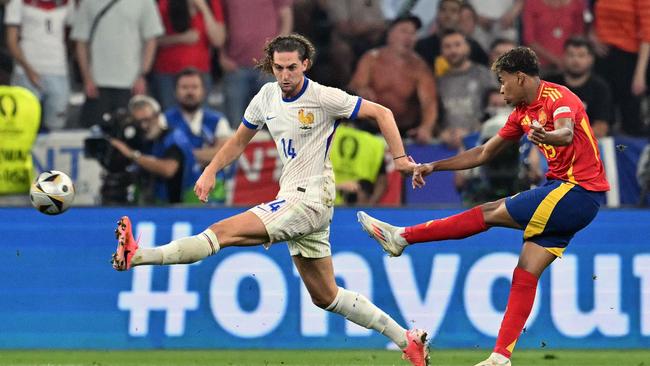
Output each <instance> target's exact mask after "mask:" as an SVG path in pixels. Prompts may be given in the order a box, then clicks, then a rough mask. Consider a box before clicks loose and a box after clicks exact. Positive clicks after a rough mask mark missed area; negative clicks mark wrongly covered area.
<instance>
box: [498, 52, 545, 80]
mask: <svg viewBox="0 0 650 366" xmlns="http://www.w3.org/2000/svg"><path fill="white" fill-rule="evenodd" d="M492 71H494V72H496V73H499V72H501V71H505V72H507V73H510V74H514V73H516V72H518V71H520V72H523V73H524V74H526V75H530V76H539V60H538V59H537V55H536V54H535V51H533V50H531V49H530V48H528V47H515V48H513V49H511V50H510V51H508V52H506V53H504V54H503V55H501V56H499V58H497V60H496V61H494V64H492Z"/></svg>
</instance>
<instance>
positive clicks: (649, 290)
mask: <svg viewBox="0 0 650 366" xmlns="http://www.w3.org/2000/svg"><path fill="white" fill-rule="evenodd" d="M633 266H634V275H635V276H637V277H639V282H640V287H641V290H640V291H639V292H640V295H641V296H640V297H641V299H640V301H641V303H640V304H639V305H640V306H639V308H640V309H641V314H640V318H641V321H640V323H641V335H643V336H650V254H641V255H637V256H636V257H634V264H633Z"/></svg>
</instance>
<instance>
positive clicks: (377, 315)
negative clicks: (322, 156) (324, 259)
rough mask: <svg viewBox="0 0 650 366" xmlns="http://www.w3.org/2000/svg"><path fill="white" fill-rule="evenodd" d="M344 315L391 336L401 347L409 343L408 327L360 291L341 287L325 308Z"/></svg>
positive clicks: (348, 318) (356, 322)
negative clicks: (399, 322)
mask: <svg viewBox="0 0 650 366" xmlns="http://www.w3.org/2000/svg"><path fill="white" fill-rule="evenodd" d="M325 310H327V311H331V312H333V313H337V314H341V315H343V316H344V317H345V318H346V319H347V320H349V321H351V322H353V323H355V324H358V325H360V326H362V327H364V328H368V329H374V330H376V331H378V332H379V333H381V334H383V335H385V336H386V337H388V338H390V339H391V340H392V341H393V342H394V343H395V344H396V345H397V346H398V347H399V348H401V349H403V348H405V347H406V345H407V344H408V340H407V339H406V329H404V328H402V327H401V326H399V324H397V322H395V320H393V318H391V317H390V316H388V314H386V313H385V312H383V311H382V310H381V309H379V308H378V307H377V306H376V305H375V304H373V303H371V302H370V301H369V300H368V299H367V298H366V297H365V296H363V295H361V294H360V293H355V292H352V291H348V290H346V289H344V288H341V287H339V291H338V292H337V293H336V298H334V301H333V302H332V303H331V304H330V305H329V306H328V307H327V308H326V309H325Z"/></svg>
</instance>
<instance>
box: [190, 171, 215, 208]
mask: <svg viewBox="0 0 650 366" xmlns="http://www.w3.org/2000/svg"><path fill="white" fill-rule="evenodd" d="M215 177H216V173H211V172H209V171H207V169H205V170H203V173H201V176H200V177H199V179H197V180H196V184H194V194H196V197H197V198H198V199H199V200H200V201H201V202H203V203H206V202H208V195H209V194H210V192H212V190H213V189H214V185H215V183H216V180H217V179H216V178H215Z"/></svg>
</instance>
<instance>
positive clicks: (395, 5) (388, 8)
mask: <svg viewBox="0 0 650 366" xmlns="http://www.w3.org/2000/svg"><path fill="white" fill-rule="evenodd" d="M439 1H440V0H384V1H383V2H382V4H381V9H382V11H383V13H384V18H386V19H395V18H399V17H401V16H403V15H405V14H413V15H415V16H416V17H418V18H420V21H421V22H422V28H420V30H419V31H418V38H421V37H427V36H429V35H431V34H432V33H434V32H435V31H436V13H437V11H438V2H439Z"/></svg>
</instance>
